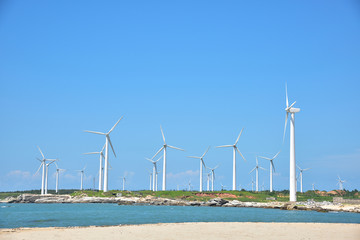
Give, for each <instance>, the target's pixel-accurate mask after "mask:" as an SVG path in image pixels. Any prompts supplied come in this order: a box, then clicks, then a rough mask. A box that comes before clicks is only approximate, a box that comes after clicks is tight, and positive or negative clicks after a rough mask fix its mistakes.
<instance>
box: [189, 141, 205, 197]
mask: <svg viewBox="0 0 360 240" xmlns="http://www.w3.org/2000/svg"><path fill="white" fill-rule="evenodd" d="M209 149H210V147H208V149H207V150H206V151H205V152H204V154H203V155H202V156H201V157H194V156H189V157H188V158H197V159H200V192H202V191H203V166H204V167H205V168H206V166H205V162H204V156H205V154H206V153H207V152H208V151H209Z"/></svg>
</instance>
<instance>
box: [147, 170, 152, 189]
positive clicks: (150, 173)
mask: <svg viewBox="0 0 360 240" xmlns="http://www.w3.org/2000/svg"><path fill="white" fill-rule="evenodd" d="M148 172H149V175H150V182H149V190H150V191H152V188H151V179H152V175H153V174H152V172H151V171H148Z"/></svg>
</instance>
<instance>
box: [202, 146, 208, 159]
mask: <svg viewBox="0 0 360 240" xmlns="http://www.w3.org/2000/svg"><path fill="white" fill-rule="evenodd" d="M209 149H210V146H209V147H208V149H206V151H205V152H204V154H203V155H202V156H201V158H203V157H204V156H205V154H206V153H207V152H208V151H209Z"/></svg>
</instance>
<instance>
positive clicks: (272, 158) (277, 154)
mask: <svg viewBox="0 0 360 240" xmlns="http://www.w3.org/2000/svg"><path fill="white" fill-rule="evenodd" d="M280 152H281V150H280V151H279V152H278V153H277V154H275V156H274V157H273V158H272V160H274V159H275V158H276V157H277V156H278V155H279V154H280Z"/></svg>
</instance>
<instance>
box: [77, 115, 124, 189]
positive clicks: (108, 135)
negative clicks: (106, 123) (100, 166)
mask: <svg viewBox="0 0 360 240" xmlns="http://www.w3.org/2000/svg"><path fill="white" fill-rule="evenodd" d="M122 118H123V117H121V118H120V119H119V120H118V121H117V122H116V123H115V125H114V126H113V127H112V128H111V129H110V131H109V132H107V133H102V132H94V131H88V130H85V131H84V132H89V133H95V134H99V135H105V137H106V142H105V166H104V192H107V191H108V170H109V166H108V165H109V143H110V146H111V149H112V151H113V153H114V156H115V157H116V154H115V150H114V147H113V145H112V143H111V140H110V133H111V132H112V131H113V130H114V129H115V127H116V125H118V123H119V122H120V121H121V119H122ZM99 178H100V176H99Z"/></svg>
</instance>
